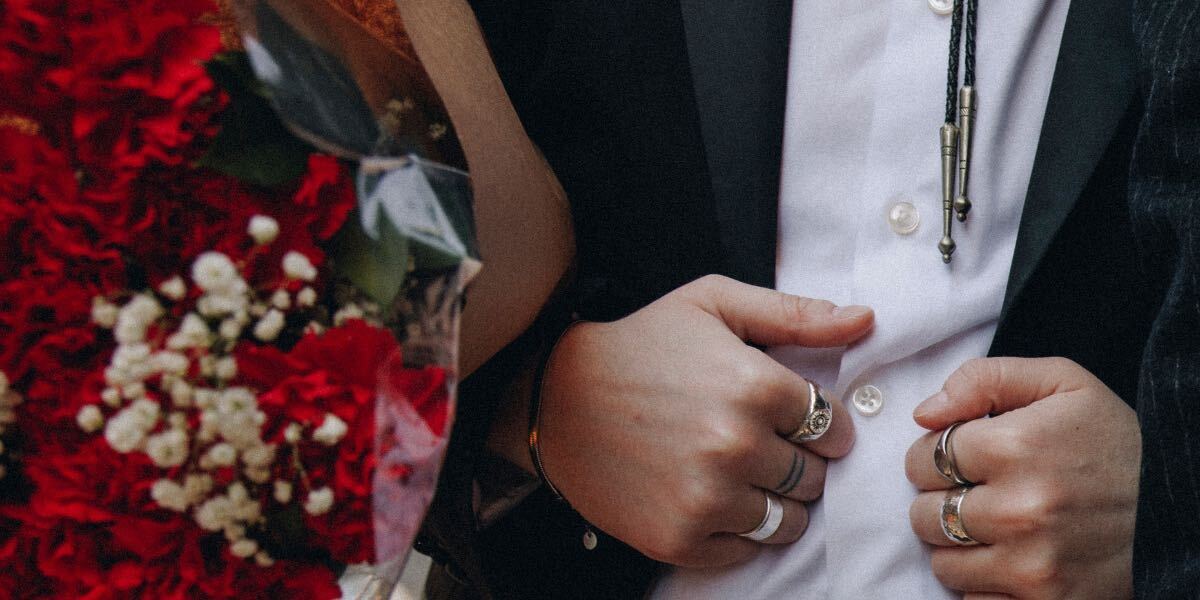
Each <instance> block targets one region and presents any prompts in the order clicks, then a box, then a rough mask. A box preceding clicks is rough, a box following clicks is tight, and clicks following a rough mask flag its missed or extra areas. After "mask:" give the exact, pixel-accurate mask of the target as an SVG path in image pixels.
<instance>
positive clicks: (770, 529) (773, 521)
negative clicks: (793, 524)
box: [738, 492, 783, 542]
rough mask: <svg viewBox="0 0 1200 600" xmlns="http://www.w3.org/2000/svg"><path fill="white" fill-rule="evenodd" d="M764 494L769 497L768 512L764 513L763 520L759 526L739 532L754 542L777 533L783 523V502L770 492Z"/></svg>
mask: <svg viewBox="0 0 1200 600" xmlns="http://www.w3.org/2000/svg"><path fill="white" fill-rule="evenodd" d="M763 496H765V497H766V498H767V512H766V514H764V515H763V518H762V522H760V523H759V524H758V527H755V528H754V529H751V530H750V531H747V532H745V533H739V534H738V535H740V536H742V537H744V538H746V539H748V540H750V541H753V542H761V541H763V540H765V539H767V538H769V537H771V536H773V535H775V532H776V531H779V526H780V525H781V524H782V523H783V503H782V502H780V501H779V498H777V497H775V495H774V494H771V493H770V492H763Z"/></svg>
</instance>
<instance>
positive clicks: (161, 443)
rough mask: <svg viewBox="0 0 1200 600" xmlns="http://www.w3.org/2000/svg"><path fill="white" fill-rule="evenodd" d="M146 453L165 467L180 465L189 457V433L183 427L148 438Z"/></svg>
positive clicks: (156, 463) (155, 462)
mask: <svg viewBox="0 0 1200 600" xmlns="http://www.w3.org/2000/svg"><path fill="white" fill-rule="evenodd" d="M146 455H147V456H149V457H150V460H152V461H154V464H155V465H156V466H158V467H161V468H163V469H169V468H171V467H178V466H179V465H182V464H183V463H184V461H186V460H187V457H188V438H187V434H186V433H184V432H183V430H181V429H168V430H167V431H164V432H162V433H159V434H155V435H152V436H150V437H149V438H147V439H146Z"/></svg>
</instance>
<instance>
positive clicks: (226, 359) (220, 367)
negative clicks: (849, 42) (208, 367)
mask: <svg viewBox="0 0 1200 600" xmlns="http://www.w3.org/2000/svg"><path fill="white" fill-rule="evenodd" d="M237 372H238V369H237V360H235V359H234V358H233V357H232V356H222V357H221V358H219V359H217V363H216V364H215V365H213V374H214V375H216V376H217V379H220V380H221V381H229V380H230V379H233V378H234V377H237Z"/></svg>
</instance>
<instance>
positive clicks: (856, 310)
mask: <svg viewBox="0 0 1200 600" xmlns="http://www.w3.org/2000/svg"><path fill="white" fill-rule="evenodd" d="M869 312H871V307H869V306H835V307H834V308H833V316H834V318H837V319H857V318H858V317H861V316H863V315H865V314H867V313H869Z"/></svg>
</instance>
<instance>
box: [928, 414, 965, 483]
mask: <svg viewBox="0 0 1200 600" xmlns="http://www.w3.org/2000/svg"><path fill="white" fill-rule="evenodd" d="M959 425H962V422H961V421H960V422H958V423H954V424H953V425H951V426H949V427H947V428H946V429H945V430H944V431H942V435H941V437H939V438H938V442H937V445H936V446H934V447H933V466H934V467H935V468H936V469H937V472H938V473H940V474H941V475H942V478H943V479H945V480H946V481H949V482H950V483H953V484H954V485H975V482H973V481H971V480H969V479H967V478H966V477H963V475H962V472H961V471H959V470H958V462H957V460H956V459H955V457H954V440H952V439H951V437H950V436H952V435H954V430H955V429H958V426H959Z"/></svg>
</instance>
